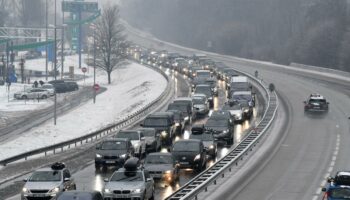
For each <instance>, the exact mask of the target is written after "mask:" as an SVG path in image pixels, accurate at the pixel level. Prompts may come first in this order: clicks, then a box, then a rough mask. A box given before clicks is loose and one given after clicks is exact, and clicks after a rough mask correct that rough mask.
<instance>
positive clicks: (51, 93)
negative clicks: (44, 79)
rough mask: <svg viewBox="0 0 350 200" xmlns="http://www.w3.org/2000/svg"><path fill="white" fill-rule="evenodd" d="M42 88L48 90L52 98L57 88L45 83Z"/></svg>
mask: <svg viewBox="0 0 350 200" xmlns="http://www.w3.org/2000/svg"><path fill="white" fill-rule="evenodd" d="M41 88H42V89H45V90H47V91H48V92H49V94H50V96H53V95H55V87H54V86H53V85H52V84H49V83H45V84H44V85H43V86H41Z"/></svg>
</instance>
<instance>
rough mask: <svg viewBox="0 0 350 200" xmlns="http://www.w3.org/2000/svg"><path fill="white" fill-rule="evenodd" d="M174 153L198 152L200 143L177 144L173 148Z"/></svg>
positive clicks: (185, 142)
mask: <svg viewBox="0 0 350 200" xmlns="http://www.w3.org/2000/svg"><path fill="white" fill-rule="evenodd" d="M173 151H188V152H193V151H194V152H198V151H199V143H198V142H191V141H184V142H176V143H175V144H174V147H173Z"/></svg>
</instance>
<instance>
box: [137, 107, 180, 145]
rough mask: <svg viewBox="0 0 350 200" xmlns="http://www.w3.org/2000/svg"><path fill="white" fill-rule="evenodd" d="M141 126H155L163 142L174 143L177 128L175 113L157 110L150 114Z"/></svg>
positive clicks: (165, 143)
mask: <svg viewBox="0 0 350 200" xmlns="http://www.w3.org/2000/svg"><path fill="white" fill-rule="evenodd" d="M140 126H142V127H145V128H155V129H156V130H157V136H159V137H160V141H161V144H163V145H169V144H172V140H173V138H174V137H175V130H176V128H175V122H174V114H173V113H171V112H155V113H153V114H150V115H148V116H147V117H146V119H145V120H144V121H143V123H142V124H140Z"/></svg>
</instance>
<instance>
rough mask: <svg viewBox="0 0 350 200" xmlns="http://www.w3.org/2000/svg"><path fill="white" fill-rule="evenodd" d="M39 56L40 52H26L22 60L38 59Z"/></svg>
mask: <svg viewBox="0 0 350 200" xmlns="http://www.w3.org/2000/svg"><path fill="white" fill-rule="evenodd" d="M40 56H41V52H39V51H28V52H27V53H25V54H24V58H25V59H27V60H30V59H35V58H39V57H40Z"/></svg>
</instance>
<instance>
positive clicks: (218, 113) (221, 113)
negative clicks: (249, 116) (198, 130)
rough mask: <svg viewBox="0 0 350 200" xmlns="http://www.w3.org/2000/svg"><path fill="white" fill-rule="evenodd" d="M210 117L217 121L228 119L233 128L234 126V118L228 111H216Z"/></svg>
mask: <svg viewBox="0 0 350 200" xmlns="http://www.w3.org/2000/svg"><path fill="white" fill-rule="evenodd" d="M210 117H214V118H216V119H226V120H228V121H229V123H230V125H231V126H233V125H234V120H235V119H234V116H232V115H231V113H230V111H228V110H214V111H213V112H212V113H211V115H210Z"/></svg>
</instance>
